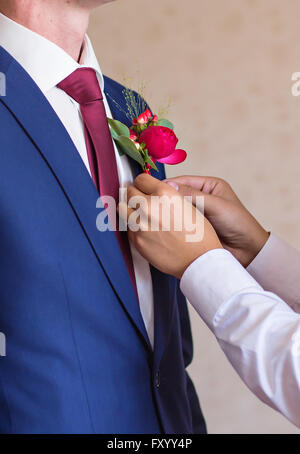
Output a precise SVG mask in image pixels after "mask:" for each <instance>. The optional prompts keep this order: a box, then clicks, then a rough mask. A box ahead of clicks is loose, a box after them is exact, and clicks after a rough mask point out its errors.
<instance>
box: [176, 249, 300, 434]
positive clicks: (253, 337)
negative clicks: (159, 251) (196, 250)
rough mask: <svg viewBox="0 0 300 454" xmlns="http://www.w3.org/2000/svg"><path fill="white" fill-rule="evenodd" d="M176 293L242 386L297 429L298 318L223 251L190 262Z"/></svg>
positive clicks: (299, 389) (299, 415)
mask: <svg viewBox="0 0 300 454" xmlns="http://www.w3.org/2000/svg"><path fill="white" fill-rule="evenodd" d="M260 279H261V281H263V279H264V278H263V272H262V273H261V276H260ZM299 279H300V275H299ZM181 290H182V291H183V293H184V294H185V296H186V297H187V298H188V300H189V301H190V303H191V304H192V305H193V306H194V308H195V309H196V311H197V312H198V313H199V315H200V316H201V317H202V318H203V319H204V321H205V322H206V324H207V325H208V326H209V328H210V329H211V330H212V331H213V333H214V334H215V336H216V337H217V340H218V342H219V344H220V346H221V348H222V349H223V351H224V353H225V354H226V356H227V358H228V359H229V361H230V362H231V364H232V365H233V367H234V368H235V370H236V371H237V372H238V374H239V375H240V377H241V378H242V380H243V381H244V382H245V383H246V385H247V386H248V387H249V388H250V389H251V390H252V391H253V392H254V393H255V394H256V395H257V396H258V397H259V398H260V399H261V400H262V401H263V402H265V403H266V404H268V405H269V406H271V407H273V408H274V409H276V410H278V411H279V412H281V413H282V414H283V415H285V416H286V417H287V418H288V419H289V420H290V421H292V422H293V423H294V424H296V425H297V426H298V427H300V315H299V314H297V313H295V312H294V311H293V310H292V309H291V308H290V307H289V306H288V305H287V304H286V303H285V302H284V301H283V300H282V299H280V298H279V297H278V296H276V295H275V294H274V293H270V292H267V291H265V290H263V288H262V287H261V285H259V283H258V282H257V281H256V280H255V279H254V278H253V277H252V276H250V274H249V273H248V272H247V271H246V270H245V269H244V268H243V267H242V266H241V265H240V263H239V262H238V261H237V260H236V259H235V258H234V257H233V256H232V255H231V254H230V253H229V252H227V251H225V250H223V249H216V250H213V251H210V252H208V253H206V254H204V255H203V256H202V257H199V258H198V259H197V260H196V261H195V262H194V263H192V265H190V266H189V268H188V269H187V270H186V272H185V273H184V275H183V277H182V279H181ZM293 294H294V293H293Z"/></svg>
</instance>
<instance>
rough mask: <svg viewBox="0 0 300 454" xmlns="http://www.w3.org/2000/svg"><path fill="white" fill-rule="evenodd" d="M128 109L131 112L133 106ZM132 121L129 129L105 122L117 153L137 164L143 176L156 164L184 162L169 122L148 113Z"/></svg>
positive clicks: (123, 125) (121, 125)
mask: <svg viewBox="0 0 300 454" xmlns="http://www.w3.org/2000/svg"><path fill="white" fill-rule="evenodd" d="M130 107H131V111H133V108H134V107H135V106H130ZM129 111H130V109H129ZM131 121H132V125H131V127H130V128H128V127H127V126H126V125H125V124H123V123H121V122H120V121H118V120H111V119H108V122H109V126H110V130H111V134H112V137H113V140H114V141H115V143H116V145H117V147H118V150H119V153H120V154H121V155H123V154H126V155H127V156H129V157H130V158H132V159H134V160H135V161H137V162H138V163H139V164H140V165H141V167H142V169H143V171H144V172H145V173H148V174H150V170H151V169H155V170H158V169H157V167H156V165H155V163H156V162H161V163H164V164H171V165H174V164H180V163H181V162H183V161H184V160H185V159H186V156H187V154H186V152H185V151H184V150H180V149H176V146H177V144H178V138H177V137H176V135H175V133H174V126H173V124H172V123H171V122H170V121H168V120H165V119H163V118H159V117H158V116H157V115H153V114H152V112H151V111H150V110H149V109H146V110H145V111H144V112H143V113H142V114H140V115H138V116H137V117H134V118H132V119H131Z"/></svg>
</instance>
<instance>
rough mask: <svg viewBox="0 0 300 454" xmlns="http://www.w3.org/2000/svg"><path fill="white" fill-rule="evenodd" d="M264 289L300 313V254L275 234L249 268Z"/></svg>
mask: <svg viewBox="0 0 300 454" xmlns="http://www.w3.org/2000/svg"><path fill="white" fill-rule="evenodd" d="M247 271H248V272H249V273H250V274H251V276H253V277H254V279H255V280H256V281H257V282H258V283H259V284H260V285H261V286H262V287H263V288H264V290H269V291H271V292H273V293H276V295H279V296H280V298H282V299H283V300H284V301H285V302H286V303H287V304H289V305H290V306H291V307H292V308H293V309H294V310H295V311H296V312H300V252H299V251H297V250H296V249H294V248H293V247H291V246H290V245H289V244H287V243H285V241H283V240H281V239H280V238H278V237H277V236H275V235H274V234H271V236H270V238H269V240H268V241H267V243H266V244H265V246H264V247H263V249H262V250H261V251H260V253H259V254H258V256H257V257H256V258H255V259H254V260H253V262H252V263H251V264H250V265H249V267H248V268H247Z"/></svg>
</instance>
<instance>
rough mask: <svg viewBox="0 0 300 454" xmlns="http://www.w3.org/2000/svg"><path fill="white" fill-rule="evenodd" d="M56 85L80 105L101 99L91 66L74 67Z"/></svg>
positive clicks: (95, 76)
mask: <svg viewBox="0 0 300 454" xmlns="http://www.w3.org/2000/svg"><path fill="white" fill-rule="evenodd" d="M57 86H58V87H59V88H60V89H61V90H63V91H64V92H66V93H67V94H68V95H69V96H71V98H73V99H74V100H75V101H76V102H78V104H80V105H84V104H88V103H91V102H94V101H97V100H102V99H103V95H102V92H101V88H100V86H99V82H98V79H97V75H96V72H95V71H94V70H93V69H92V68H78V69H76V70H75V71H74V72H73V73H72V74H70V75H69V76H68V77H66V79H64V80H63V81H62V82H60V83H59V84H58V85H57Z"/></svg>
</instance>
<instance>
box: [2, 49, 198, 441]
mask: <svg viewBox="0 0 300 454" xmlns="http://www.w3.org/2000/svg"><path fill="white" fill-rule="evenodd" d="M0 72H2V73H4V74H5V77H6V96H3V97H0V250H1V255H0V307H1V309H0V332H2V333H4V334H5V335H6V342H7V355H6V357H2V358H0V432H2V433H119V434H121V433H161V432H162V433H164V432H165V433H193V432H205V423H204V421H203V418H202V414H201V410H200V407H199V404H198V400H197V396H196V393H195V390H194V387H193V384H192V382H191V381H190V379H189V377H188V375H187V373H186V367H187V366H188V365H189V364H190V362H191V359H192V339H191V332H190V323H189V317H188V312H187V307H186V302H185V299H184V297H183V295H182V294H181V292H180V291H179V288H178V282H177V281H176V280H175V279H173V278H171V277H169V276H166V275H163V274H162V273H160V272H158V271H157V270H155V269H152V274H153V285H154V299H155V303H154V304H155V349H154V352H153V351H152V350H151V347H150V345H149V340H148V336H147V333H146V330H145V326H144V323H143V320H142V317H141V313H140V310H139V306H138V302H137V299H136V295H135V292H134V290H133V287H132V285H131V282H130V278H129V276H128V273H127V269H126V266H125V264H124V261H123V258H122V255H121V252H120V250H119V247H118V243H117V240H116V237H115V234H114V232H109V231H107V232H104V233H103V232H102V233H100V232H99V231H98V230H97V228H96V218H97V215H98V214H99V210H98V209H97V208H96V200H97V198H98V197H99V194H98V193H97V190H96V188H95V187H94V185H93V182H92V180H91V178H90V176H89V173H88V172H87V169H86V168H85V166H84V164H83V162H82V160H81V158H80V156H79V154H78V152H77V150H76V149H75V147H74V144H73V142H72V140H71V139H70V137H69V135H68V133H67V132H66V130H65V128H64V127H63V125H62V123H61V121H60V120H59V118H58V117H57V115H56V114H55V112H54V111H53V109H52V107H51V106H50V104H49V103H48V101H47V100H46V98H45V97H44V96H43V94H42V92H41V91H40V90H39V88H38V87H37V86H36V84H35V83H34V82H33V80H32V79H31V78H30V77H29V75H28V74H27V73H26V72H25V71H24V70H23V68H22V67H21V66H20V65H19V64H18V63H17V62H16V61H15V60H14V59H13V58H12V57H11V56H10V55H9V54H8V53H7V52H6V51H5V50H4V49H3V48H0ZM122 91H123V87H122V86H121V85H119V84H117V83H116V82H114V81H112V80H111V79H108V78H105V92H106V93H107V94H108V95H109V96H108V98H109V100H112V99H113V100H115V101H116V102H117V103H118V104H119V105H121V106H123V108H124V109H126V104H125V100H124V97H123V93H122ZM110 107H111V110H112V113H113V115H114V117H115V118H116V119H119V120H121V121H123V122H128V120H127V119H126V116H125V115H124V114H123V113H122V111H120V110H119V109H118V108H117V107H116V104H115V102H111V105H110ZM164 176H165V175H164V170H163V167H162V166H160V173H159V178H164Z"/></svg>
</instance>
